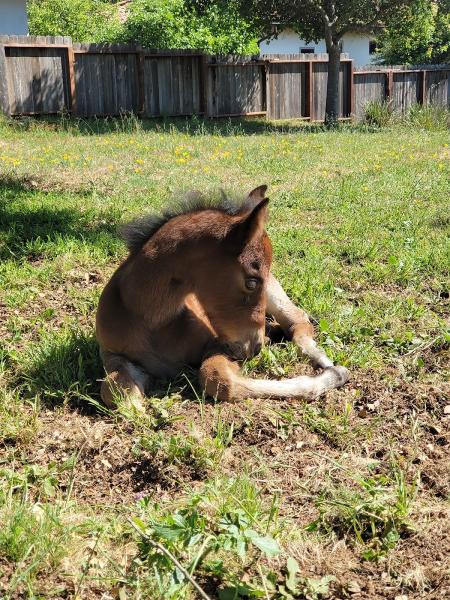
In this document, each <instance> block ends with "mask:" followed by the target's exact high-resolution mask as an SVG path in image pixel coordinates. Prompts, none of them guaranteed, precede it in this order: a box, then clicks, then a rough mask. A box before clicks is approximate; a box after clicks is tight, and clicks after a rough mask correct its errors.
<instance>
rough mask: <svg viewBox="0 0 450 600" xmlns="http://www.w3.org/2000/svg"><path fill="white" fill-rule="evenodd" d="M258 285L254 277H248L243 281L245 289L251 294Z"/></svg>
mask: <svg viewBox="0 0 450 600" xmlns="http://www.w3.org/2000/svg"><path fill="white" fill-rule="evenodd" d="M258 283H259V281H258V280H257V279H255V278H254V277H249V278H248V279H246V280H245V287H246V288H247V289H248V290H250V291H251V292H253V290H256V288H257V287H258Z"/></svg>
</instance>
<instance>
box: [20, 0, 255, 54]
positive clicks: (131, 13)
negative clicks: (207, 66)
mask: <svg viewBox="0 0 450 600" xmlns="http://www.w3.org/2000/svg"><path fill="white" fill-rule="evenodd" d="M127 11H128V18H127V19H126V20H125V22H124V23H121V22H120V20H119V18H118V12H117V7H116V6H115V5H114V4H111V3H110V2H107V1H106V0H56V1H55V2H53V1H52V0H32V1H31V2H30V4H29V9H28V12H29V28H30V33H31V34H32V35H70V36H71V37H72V38H73V39H74V40H76V41H91V42H121V43H130V44H140V45H142V46H145V47H146V48H196V49H200V50H204V51H206V52H211V53H215V54H221V53H222V54H225V53H237V54H255V53H257V52H258V44H257V41H256V36H255V33H254V31H253V30H252V29H251V27H250V25H249V24H248V22H247V21H246V20H245V19H243V18H242V17H241V16H240V14H239V12H238V11H237V9H236V6H235V4H234V3H233V2H231V3H228V5H227V7H225V9H224V8H223V7H222V8H219V7H218V6H217V5H212V6H211V7H209V8H208V10H207V11H205V12H204V14H202V15H198V14H197V13H196V12H194V11H192V10H190V8H189V6H188V3H187V2H186V1H185V0H134V1H133V2H131V3H130V4H129V5H128V7H127Z"/></svg>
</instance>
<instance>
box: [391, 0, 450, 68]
mask: <svg viewBox="0 0 450 600" xmlns="http://www.w3.org/2000/svg"><path fill="white" fill-rule="evenodd" d="M380 42H381V58H382V60H383V62H384V63H386V64H424V63H441V62H450V0H440V1H439V2H430V1H429V0H415V1H414V2H412V4H411V5H410V6H409V7H408V9H407V10H406V11H403V13H402V15H401V16H396V15H394V16H393V17H392V19H391V20H390V22H389V23H388V24H387V27H386V29H385V30H384V32H383V33H382V35H381V36H380Z"/></svg>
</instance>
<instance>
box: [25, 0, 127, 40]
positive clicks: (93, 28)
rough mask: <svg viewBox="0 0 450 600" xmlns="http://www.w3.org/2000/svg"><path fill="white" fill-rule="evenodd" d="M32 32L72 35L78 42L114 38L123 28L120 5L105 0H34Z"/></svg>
mask: <svg viewBox="0 0 450 600" xmlns="http://www.w3.org/2000/svg"><path fill="white" fill-rule="evenodd" d="M27 5H28V27H29V31H30V34H31V35H69V36H71V37H72V38H73V39H74V40H75V41H77V42H101V41H106V40H110V39H113V38H114V37H115V35H117V33H118V30H119V29H120V21H119V18H118V13H117V7H116V6H114V5H112V4H111V3H109V2H105V1H103V0H31V1H29V2H28V3H27Z"/></svg>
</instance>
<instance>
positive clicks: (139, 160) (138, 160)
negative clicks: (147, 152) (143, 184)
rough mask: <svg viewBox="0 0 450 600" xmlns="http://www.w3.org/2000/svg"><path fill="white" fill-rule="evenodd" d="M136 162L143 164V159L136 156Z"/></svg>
mask: <svg viewBox="0 0 450 600" xmlns="http://www.w3.org/2000/svg"><path fill="white" fill-rule="evenodd" d="M136 163H137V164H138V165H143V164H144V161H143V160H142V158H137V159H136Z"/></svg>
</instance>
